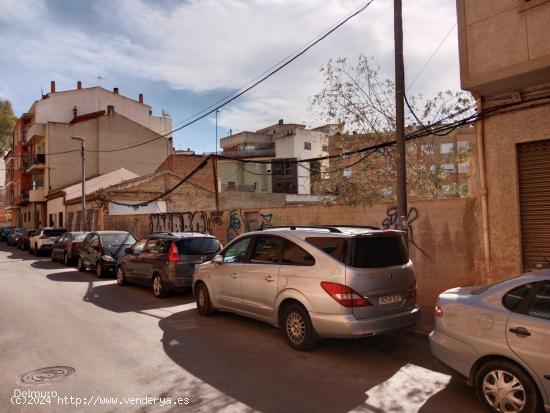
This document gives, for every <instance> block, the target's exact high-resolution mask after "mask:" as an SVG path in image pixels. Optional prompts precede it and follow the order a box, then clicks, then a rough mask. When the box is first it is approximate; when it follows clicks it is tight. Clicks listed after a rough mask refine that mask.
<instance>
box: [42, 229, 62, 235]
mask: <svg viewBox="0 0 550 413" xmlns="http://www.w3.org/2000/svg"><path fill="white" fill-rule="evenodd" d="M65 232H67V230H66V229H45V230H44V235H45V236H46V237H60V236H61V235H63V234H64V233H65Z"/></svg>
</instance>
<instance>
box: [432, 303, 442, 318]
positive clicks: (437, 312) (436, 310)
mask: <svg viewBox="0 0 550 413" xmlns="http://www.w3.org/2000/svg"><path fill="white" fill-rule="evenodd" d="M434 315H435V316H436V317H443V309H442V308H441V307H440V306H438V305H436V306H435V308H434Z"/></svg>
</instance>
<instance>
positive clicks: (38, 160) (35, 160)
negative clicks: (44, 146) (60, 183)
mask: <svg viewBox="0 0 550 413" xmlns="http://www.w3.org/2000/svg"><path fill="white" fill-rule="evenodd" d="M28 160H29V161H30V165H29V167H28V168H27V173H28V174H30V173H32V172H33V171H38V170H42V169H44V168H45V167H46V155H44V154H43V153H37V154H35V155H31V156H29V158H28Z"/></svg>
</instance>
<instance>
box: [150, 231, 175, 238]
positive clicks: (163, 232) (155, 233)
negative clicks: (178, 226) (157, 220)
mask: <svg viewBox="0 0 550 413" xmlns="http://www.w3.org/2000/svg"><path fill="white" fill-rule="evenodd" d="M157 234H158V235H161V234H165V235H170V236H173V235H174V234H172V233H171V232H168V231H153V232H149V233H148V234H145V236H146V237H148V236H149V235H157Z"/></svg>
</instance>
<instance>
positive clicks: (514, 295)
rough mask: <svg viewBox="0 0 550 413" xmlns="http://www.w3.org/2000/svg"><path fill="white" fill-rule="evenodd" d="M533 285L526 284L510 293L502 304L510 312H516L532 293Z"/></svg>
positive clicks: (505, 296)
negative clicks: (525, 298)
mask: <svg viewBox="0 0 550 413" xmlns="http://www.w3.org/2000/svg"><path fill="white" fill-rule="evenodd" d="M532 288H533V284H524V285H522V286H520V287H517V288H514V289H513V290H512V291H509V292H508V293H506V294H505V295H504V297H503V298H502V304H503V305H504V307H506V308H507V309H508V310H510V311H516V309H517V308H518V305H519V303H520V302H521V300H523V298H524V297H525V296H526V295H527V293H529V291H531V289H532ZM472 293H473V292H472Z"/></svg>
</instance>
